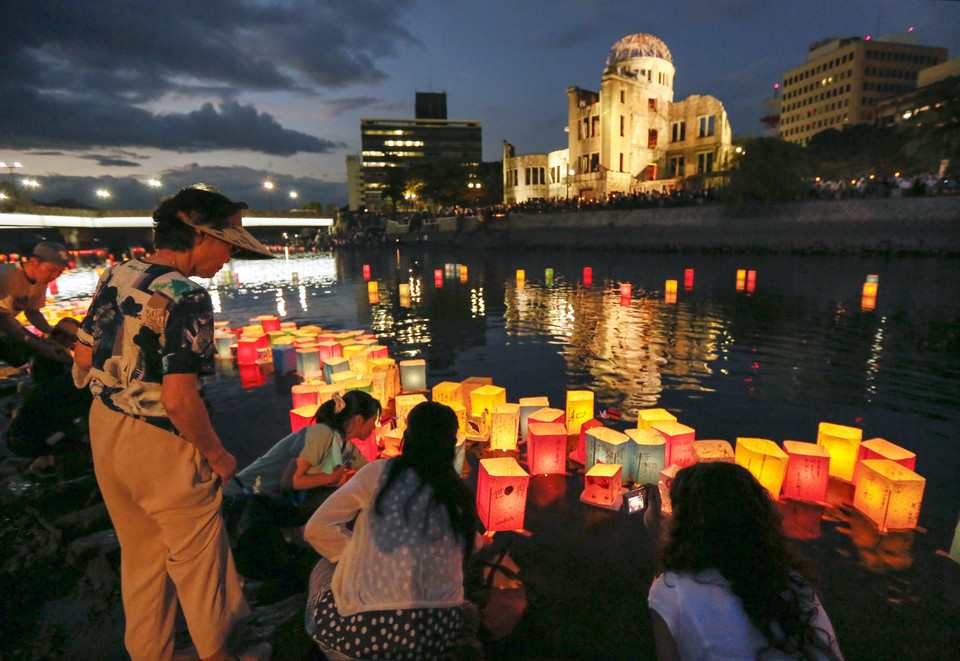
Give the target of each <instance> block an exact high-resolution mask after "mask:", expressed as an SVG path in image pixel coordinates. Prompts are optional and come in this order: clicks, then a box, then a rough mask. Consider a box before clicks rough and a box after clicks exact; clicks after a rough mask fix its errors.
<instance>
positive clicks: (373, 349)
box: [367, 344, 390, 358]
mask: <svg viewBox="0 0 960 661" xmlns="http://www.w3.org/2000/svg"><path fill="white" fill-rule="evenodd" d="M367 355H368V356H369V357H370V358H389V357H390V353H389V351H388V349H387V347H385V346H383V345H382V344H371V345H370V346H369V347H367Z"/></svg>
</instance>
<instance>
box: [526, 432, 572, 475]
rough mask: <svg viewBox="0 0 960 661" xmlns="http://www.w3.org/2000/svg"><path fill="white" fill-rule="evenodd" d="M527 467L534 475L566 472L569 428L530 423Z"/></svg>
mask: <svg viewBox="0 0 960 661" xmlns="http://www.w3.org/2000/svg"><path fill="white" fill-rule="evenodd" d="M527 466H529V468H530V473H531V474H533V475H550V474H554V473H565V472H566V470H567V428H566V427H565V426H564V425H562V424H560V423H557V422H553V423H544V422H530V421H528V423H527Z"/></svg>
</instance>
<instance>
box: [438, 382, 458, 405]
mask: <svg viewBox="0 0 960 661" xmlns="http://www.w3.org/2000/svg"><path fill="white" fill-rule="evenodd" d="M462 391H463V387H462V386H461V385H460V384H459V383H457V382H455V381H441V382H440V383H438V384H437V385H435V386H434V387H433V390H432V391H431V393H432V395H433V401H435V402H437V403H438V404H446V405H447V406H450V403H451V402H457V403H458V404H461V405H462V403H463V392H462Z"/></svg>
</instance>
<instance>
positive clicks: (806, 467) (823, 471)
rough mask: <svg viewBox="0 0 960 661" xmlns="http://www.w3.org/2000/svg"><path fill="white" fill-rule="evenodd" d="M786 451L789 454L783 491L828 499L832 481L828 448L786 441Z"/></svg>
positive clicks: (800, 496)
mask: <svg viewBox="0 0 960 661" xmlns="http://www.w3.org/2000/svg"><path fill="white" fill-rule="evenodd" d="M783 451H784V452H786V453H787V457H788V459H787V472H786V473H785V474H784V477H783V487H782V491H781V493H782V494H783V496H784V497H786V498H796V499H797V500H808V501H812V502H815V503H824V502H826V501H827V487H828V486H829V484H830V479H829V478H830V453H829V452H828V451H827V449H826V448H825V447H823V446H822V445H817V444H816V443H802V442H800V441H784V442H783Z"/></svg>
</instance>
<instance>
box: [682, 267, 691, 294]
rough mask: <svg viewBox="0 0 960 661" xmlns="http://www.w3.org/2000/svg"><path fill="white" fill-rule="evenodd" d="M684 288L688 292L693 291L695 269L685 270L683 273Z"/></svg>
mask: <svg viewBox="0 0 960 661" xmlns="http://www.w3.org/2000/svg"><path fill="white" fill-rule="evenodd" d="M683 288H684V289H686V290H687V291H690V290H691V289H693V269H684V271H683Z"/></svg>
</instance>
